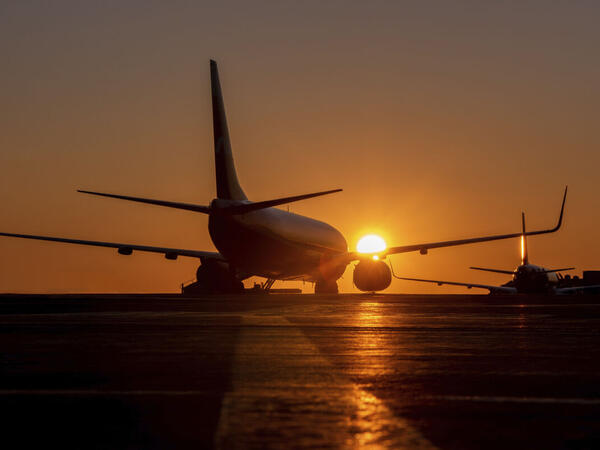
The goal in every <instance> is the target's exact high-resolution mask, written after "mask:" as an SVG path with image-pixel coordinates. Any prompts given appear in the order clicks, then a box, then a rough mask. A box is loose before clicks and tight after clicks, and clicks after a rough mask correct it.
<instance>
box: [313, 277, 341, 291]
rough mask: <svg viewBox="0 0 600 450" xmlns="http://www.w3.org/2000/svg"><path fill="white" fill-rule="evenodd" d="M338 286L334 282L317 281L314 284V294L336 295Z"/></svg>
mask: <svg viewBox="0 0 600 450" xmlns="http://www.w3.org/2000/svg"><path fill="white" fill-rule="evenodd" d="M337 293H338V286H337V281H335V280H319V281H317V282H316V283H315V294H337Z"/></svg>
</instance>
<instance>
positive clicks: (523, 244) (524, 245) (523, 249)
mask: <svg viewBox="0 0 600 450" xmlns="http://www.w3.org/2000/svg"><path fill="white" fill-rule="evenodd" d="M521 221H522V222H523V234H522V235H521V265H525V264H529V255H528V253H527V231H526V230H525V213H524V212H522V213H521Z"/></svg>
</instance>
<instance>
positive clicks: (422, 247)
mask: <svg viewBox="0 0 600 450" xmlns="http://www.w3.org/2000/svg"><path fill="white" fill-rule="evenodd" d="M566 199H567V188H565V193H564V195H563V199H562V205H561V208H560V214H559V216H558V221H557V223H556V225H555V226H554V227H552V228H548V229H545V230H536V231H528V232H523V231H521V232H519V233H508V234H496V235H491V236H481V237H474V238H468V239H456V240H453V241H441V242H428V243H424V244H414V245H404V246H400V247H390V248H389V249H387V250H385V251H384V252H381V253H380V254H379V256H380V257H385V256H387V255H393V254H396V253H408V252H421V253H422V254H427V252H428V250H430V249H433V248H442V247H455V246H457V245H466V244H476V243H478V242H490V241H498V240H502V239H512V238H517V237H521V236H535V235H538V234H547V233H554V232H555V231H558V230H559V229H560V227H561V225H562V219H563V214H564V210H565V202H566Z"/></svg>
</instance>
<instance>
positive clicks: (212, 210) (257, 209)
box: [0, 60, 566, 293]
mask: <svg viewBox="0 0 600 450" xmlns="http://www.w3.org/2000/svg"><path fill="white" fill-rule="evenodd" d="M210 78H211V95H212V113H213V134H214V155H215V172H216V173H215V178H216V185H217V197H216V198H215V199H213V200H212V201H211V202H210V204H209V205H197V204H190V203H180V202H173V201H165V200H156V199H149V198H141V197H133V196H127V195H118V194H107V193H103V192H96V191H90V190H79V191H78V192H81V193H84V194H90V195H95V196H102V197H110V198H116V199H121V200H127V201H133V202H140V203H146V204H150V205H157V206H163V207H168V208H176V209H183V210H187V211H191V212H196V213H201V214H207V215H208V231H209V234H210V237H211V239H212V242H213V243H214V245H215V247H216V248H217V250H218V252H210V251H199V250H189V249H178V248H167V247H155V246H148V245H137V244H130V243H116V242H102V241H92V240H83V239H71V238H62V237H51V236H39V235H30V234H17V233H0V236H8V237H16V238H24V239H37V240H43V241H52V242H62V243H68V244H80V245H90V246H97V247H109V248H116V249H117V251H118V253H119V254H121V255H131V254H132V253H133V252H134V251H141V252H153V253H161V254H164V256H165V257H166V258H167V259H170V260H174V259H177V258H178V257H179V256H184V257H192V258H198V259H199V260H200V263H201V264H200V266H199V267H198V270H197V271H196V278H197V281H196V282H195V283H194V286H193V287H194V288H196V289H197V290H200V291H202V292H213V293H219V292H239V291H242V290H243V288H244V286H243V283H242V280H244V279H246V278H248V277H251V276H259V277H264V278H266V279H267V282H266V283H265V286H266V288H267V289H269V288H270V287H271V286H272V284H273V282H274V281H275V280H306V281H311V282H314V283H315V293H337V292H338V287H337V280H338V279H339V278H340V277H341V276H342V274H343V273H344V271H345V270H346V267H347V266H348V264H350V263H352V262H358V264H357V265H356V267H355V268H354V272H353V281H354V284H355V285H356V287H357V288H358V289H360V290H362V291H381V290H384V289H386V288H387V287H388V286H389V285H390V283H391V280H392V274H391V271H390V268H389V267H388V265H387V264H386V263H385V262H384V261H383V260H384V259H385V258H386V257H387V256H388V255H392V254H397V253H406V252H414V251H418V252H420V253H421V254H427V252H428V251H429V250H430V249H434V248H442V247H452V246H457V245H465V244H473V243H479V242H488V241H495V240H500V239H510V238H515V237H519V236H521V235H522V233H508V234H500V235H492V236H481V237H474V238H468V239H458V240H452V241H442V242H430V243H422V244H412V245H404V246H398V247H390V248H387V249H385V250H383V251H379V252H376V253H371V254H363V253H359V252H353V251H348V246H347V243H346V240H345V239H344V236H342V234H341V233H340V232H339V231H338V230H336V229H335V228H334V227H332V226H331V225H329V224H326V223H324V222H321V221H318V220H315V219H312V218H308V217H305V216H301V215H299V214H294V213H291V212H288V211H283V210H280V209H277V208H275V206H280V205H284V204H289V203H292V202H296V201H299V200H305V199H309V198H313V197H317V196H322V195H327V194H332V193H335V192H339V191H341V189H332V190H327V191H322V192H315V193H311V194H304V195H296V196H291V197H283V198H277V199H271V200H265V201H258V202H255V201H250V200H248V197H247V196H246V194H245V192H244V190H243V189H242V187H241V186H240V183H239V181H238V178H237V174H236V170H235V165H234V161H233V153H232V150H231V141H230V138H229V130H228V127H227V118H226V115H225V106H224V103H223V95H222V92H221V85H220V82H219V74H218V70H217V63H216V62H215V61H212V60H211V61H210ZM565 196H566V191H565ZM564 200H565V199H564V198H563V203H562V207H561V210H560V216H559V219H558V223H557V224H556V226H555V227H553V228H550V229H545V230H538V231H531V232H527V233H523V235H527V236H531V235H537V234H546V233H553V232H555V231H557V230H558V229H559V228H560V226H561V223H562V217H563V210H564Z"/></svg>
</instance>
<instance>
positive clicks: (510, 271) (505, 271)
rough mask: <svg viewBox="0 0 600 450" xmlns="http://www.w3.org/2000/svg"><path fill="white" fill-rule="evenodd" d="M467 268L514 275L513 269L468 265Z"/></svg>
mask: <svg viewBox="0 0 600 450" xmlns="http://www.w3.org/2000/svg"><path fill="white" fill-rule="evenodd" d="M469 269H473V270H483V271H484V272H495V273H505V274H507V275H514V274H515V272H514V270H501V269H487V268H485V267H469Z"/></svg>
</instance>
